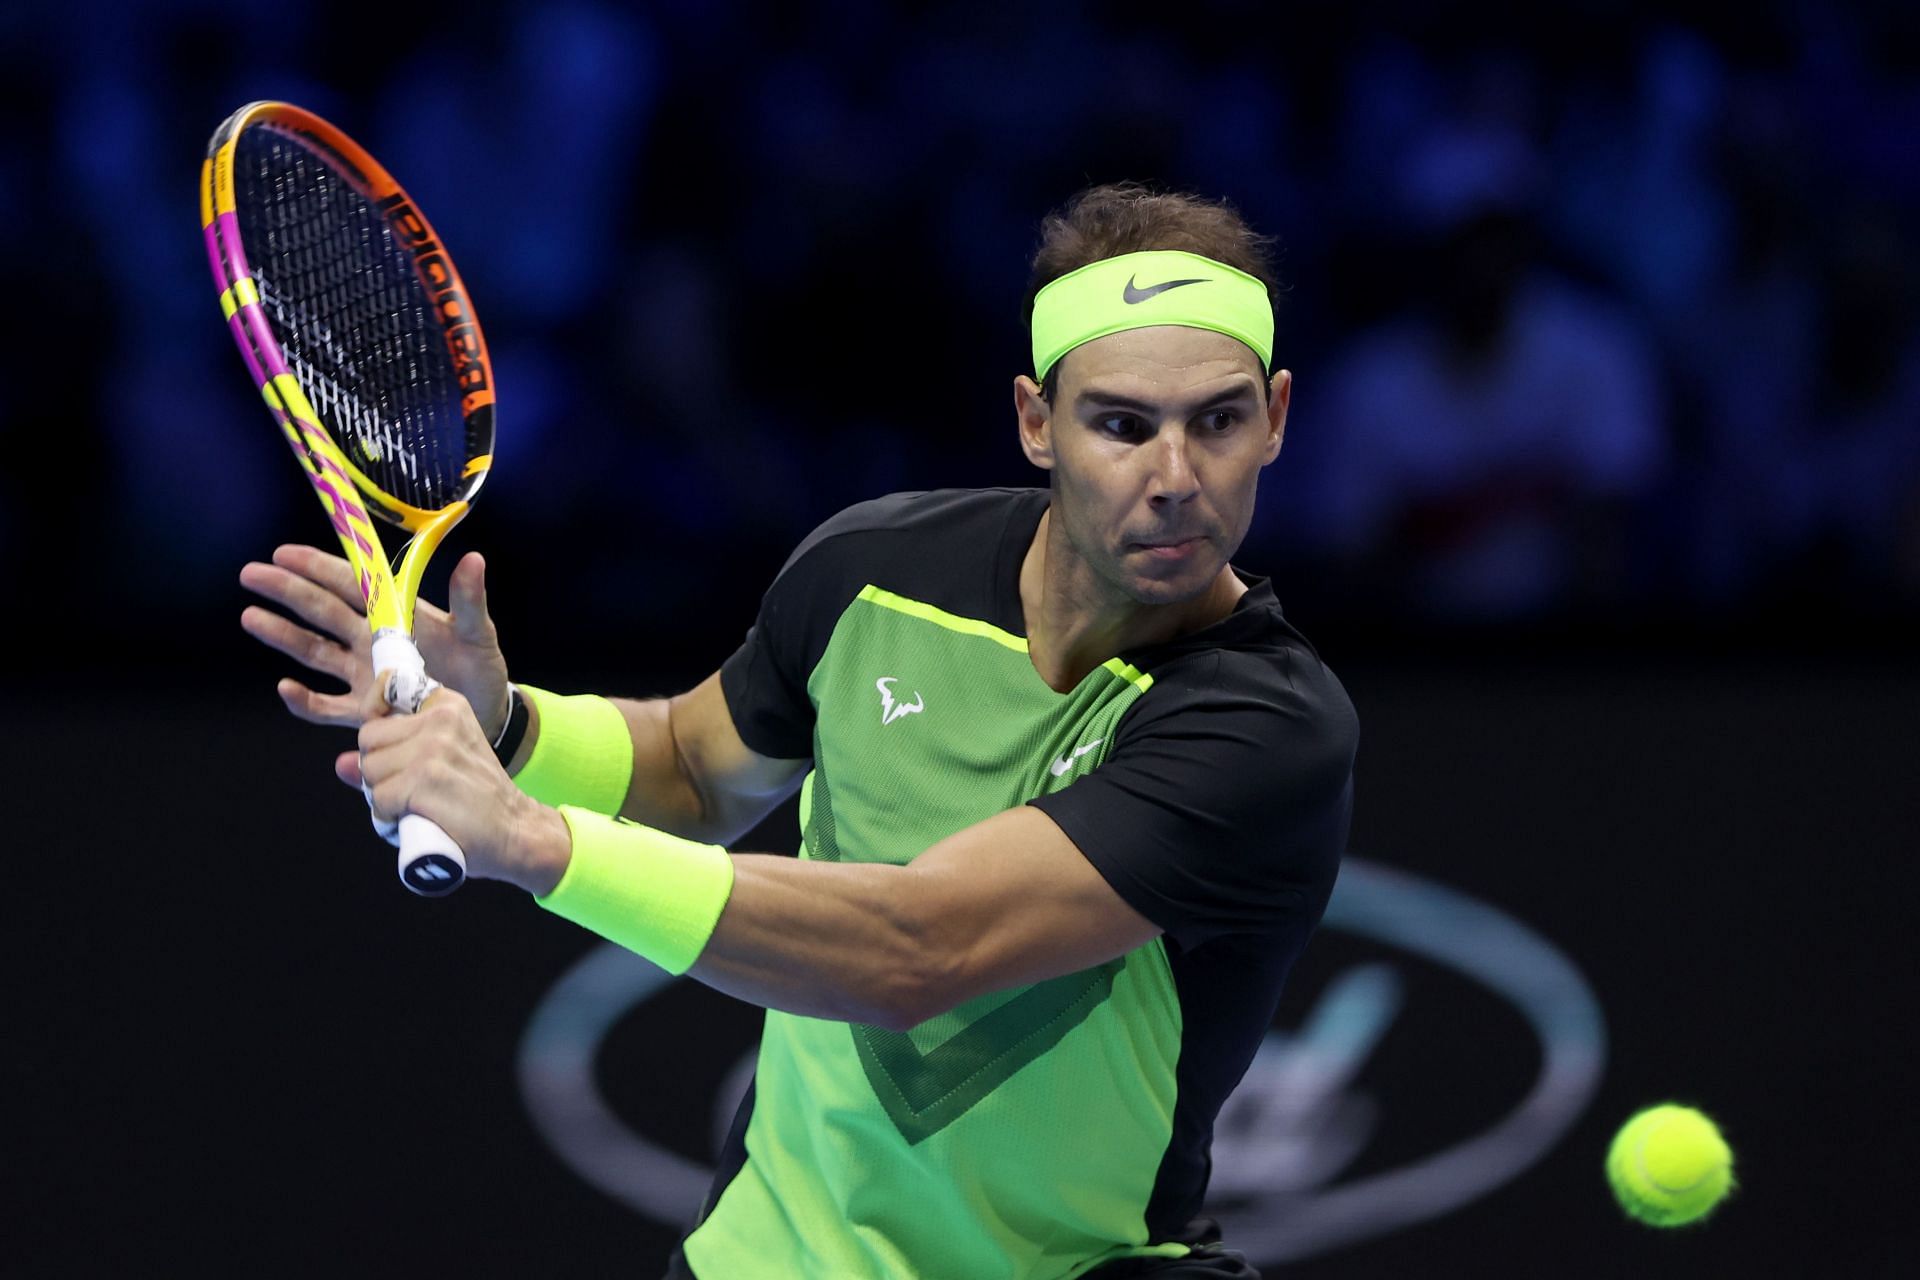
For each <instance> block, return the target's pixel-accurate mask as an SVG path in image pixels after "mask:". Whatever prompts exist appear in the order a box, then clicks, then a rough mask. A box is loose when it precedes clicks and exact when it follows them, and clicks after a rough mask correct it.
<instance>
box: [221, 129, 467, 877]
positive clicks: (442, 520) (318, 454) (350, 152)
mask: <svg viewBox="0 0 1920 1280" xmlns="http://www.w3.org/2000/svg"><path fill="white" fill-rule="evenodd" d="M253 125H267V126H272V127H275V128H277V129H279V130H281V131H283V132H285V133H289V134H291V135H293V136H294V137H295V138H296V139H297V140H298V141H299V142H301V143H304V144H306V145H307V146H308V147H309V148H310V149H311V150H313V151H314V152H315V153H316V154H317V155H318V156H320V158H322V159H324V160H325V161H326V162H327V163H328V165H329V166H330V167H331V168H332V169H333V170H334V172H335V173H337V174H338V175H339V176H340V177H342V178H343V179H345V180H346V182H347V183H348V185H350V186H352V187H353V188H354V189H355V190H356V191H358V192H359V193H360V194H361V195H362V196H363V197H365V198H366V199H367V200H368V201H369V202H370V203H371V204H372V205H373V206H374V208H375V209H376V210H377V211H378V212H379V213H380V214H381V215H382V216H384V217H385V218H386V220H387V223H388V225H389V226H390V227H391V228H392V229H393V231H394V234H395V235H396V237H398V238H399V239H400V241H401V243H402V244H403V245H404V246H405V247H406V248H407V249H408V251H409V253H410V254H411V256H412V260H413V264H414V269H415V270H416V271H417V272H418V273H419V274H420V279H421V283H422V285H423V286H425V288H426V289H427V292H428V295H429V296H430V297H431V298H432V299H433V300H434V304H435V308H436V318H437V319H438V320H439V321H440V324H441V328H442V331H443V333H444V335H445V337H446V340H447V343H448V352H449V355H450V356H451V357H452V359H453V362H454V366H455V369H456V371H457V375H458V377H459V381H460V386H461V391H462V395H461V411H462V413H463V415H464V416H465V418H466V423H467V427H468V429H469V430H470V431H471V430H475V429H478V430H483V431H484V432H485V433H486V437H487V439H488V440H489V442H491V438H492V424H493V409H494V394H493V370H492V364H491V361H490V360H489V358H488V356H487V348H486V342H485V339H484V338H483V337H482V335H481V333H480V327H479V322H478V321H477V319H475V317H474V312H473V306H472V304H471V303H470V302H469V301H468V298H467V291H466V285H465V283H464V282H463V281H462V280H461V279H460V276H459V273H458V272H457V271H456V270H455V269H454V266H453V261H452V259H451V258H450V257H448V256H447V254H446V252H445V250H444V249H443V248H442V247H441V244H440V239H439V237H438V236H437V235H436V234H435V233H434V231H433V228H432V226H431V225H430V224H429V223H428V222H427V220H426V218H425V217H423V216H422V215H421V214H420V212H419V209H418V208H417V207H416V206H415V205H414V204H413V202H412V200H411V199H410V198H409V197H408V196H407V194H406V192H405V190H404V189H402V188H401V186H400V184H399V183H398V182H396V181H394V178H393V175H391V174H390V173H388V172H387V171H386V169H385V168H384V167H383V166H382V165H381V164H380V163H379V161H377V160H375V159H374V158H373V157H372V156H371V155H369V154H368V153H367V152H366V151H365V150H364V149H363V148H362V147H360V145H359V144H357V143H356V142H354V141H353V139H351V138H349V137H348V136H347V135H346V134H345V133H343V132H342V131H341V130H339V129H338V128H336V127H334V126H333V125H332V124H330V123H328V122H327V121H325V120H323V119H321V118H320V117H319V116H317V115H314V114H313V113H312V112H310V111H307V110H304V109H303V108H300V107H296V106H294V105H292V104H291V103H286V102H272V101H261V102H252V103H249V104H247V105H246V106H244V107H242V108H240V109H239V110H238V111H236V112H234V113H233V114H232V115H231V116H229V117H228V118H227V119H226V120H225V121H224V122H223V123H222V124H221V125H220V127H219V128H218V129H217V130H215V131H214V135H213V138H212V140H211V141H210V142H209V143H208V146H207V157H206V159H205V160H204V161H203V162H202V164H201V168H200V225H201V230H202V233H203V235H204V237H205V241H206V249H207V262H208V265H209V267H210V268H211V269H212V271H213V277H214V282H215V284H216V285H217V286H218V288H219V290H220V309H221V311H222V313H223V314H224V315H225V317H226V321H227V327H228V330H229V332H230V333H231V334H232V336H233V340H234V344H235V345H236V346H238V347H239V349H240V355H241V358H242V359H243V360H244V361H245V362H246V366H247V372H248V373H249V374H250V375H251V376H252V378H253V382H254V385H255V386H256V387H257V388H258V389H259V391H260V395H261V397H262V398H263V399H264V400H265V401H266V404H267V408H268V409H269V410H271V411H272V413H273V417H274V420H275V421H276V422H278V423H279V425H280V430H281V432H282V433H283V434H284V436H285V437H286V440H287V444H288V446H289V447H290V448H291V449H292V450H293V453H294V456H295V457H296V458H298V459H299V460H300V466H301V469H302V470H303V471H304V472H305V473H306V476H307V479H308V481H309V482H310V483H311V484H312V486H313V490H314V492H315V493H316V494H318V495H319V498H320V505H321V506H322V507H323V508H325V510H326V513H327V519H328V521H329V522H330V523H331V524H332V526H333V530H334V533H335V534H336V535H338V537H339V539H340V547H341V550H342V552H343V553H344V554H345V556H346V558H347V562H348V563H349V564H350V565H352V566H353V571H354V576H355V579H356V580H357V582H358V584H359V587H360V594H361V596H362V598H363V599H364V600H365V602H366V610H367V625H368V627H369V628H370V629H371V631H372V633H373V641H374V645H373V660H374V670H375V671H376V672H377V671H383V670H384V671H392V672H393V673H394V675H393V678H392V679H391V680H390V681H389V684H388V689H387V700H388V702H389V703H390V704H391V705H393V706H394V707H396V708H398V709H400V710H402V711H406V712H409V713H410V712H413V711H417V710H418V709H419V705H420V703H421V702H422V701H424V700H425V698H426V695H427V694H428V693H430V692H431V691H432V690H433V689H434V688H435V687H436V686H435V684H434V683H433V681H432V680H431V679H430V678H429V677H428V676H427V675H426V669H425V665H424V663H422V662H421V660H420V654H419V650H418V648H416V647H415V645H414V643H413V639H412V636H413V608H414V601H415V599H416V597H417V596H418V594H419V590H420V579H421V576H422V574H423V573H424V572H425V571H426V566H427V561H428V560H429V559H431V558H432V556H433V553H434V552H435V551H436V550H437V549H438V548H439V546H440V544H441V542H442V541H444V540H445V538H446V536H447V534H448V533H449V532H450V531H451V530H452V529H453V527H454V526H455V525H456V524H458V523H460V521H461V519H463V518H464V517H465V516H466V514H467V512H468V511H469V510H470V509H471V508H472V504H473V498H474V495H475V494H476V493H478V491H479V489H480V486H481V484H482V482H484V481H485V479H486V477H487V474H488V472H489V470H490V469H491V467H492V464H493V455H492V453H491V451H489V452H487V453H484V454H481V455H479V456H477V457H474V458H473V459H471V460H469V462H468V463H467V465H466V468H465V470H464V472H463V476H462V479H463V481H464V482H465V483H464V485H463V489H462V492H461V496H460V497H459V498H457V499H455V500H454V501H452V502H450V503H448V504H447V505H446V506H444V507H441V508H439V509H437V510H428V509H424V508H420V507H416V506H412V505H410V504H408V503H406V502H404V501H402V500H400V499H399V498H396V497H394V496H393V495H391V494H388V493H386V492H385V491H384V490H382V489H381V488H380V486H379V485H378V484H377V483H375V482H374V481H373V480H372V479H371V478H370V477H368V476H367V475H366V474H365V473H364V472H362V471H361V470H360V468H359V467H357V466H355V465H354V463H353V461H352V459H351V458H349V457H348V455H347V453H346V451H345V450H344V449H342V448H341V447H340V445H339V444H338V442H336V441H335V440H334V438H333V436H332V434H331V433H330V432H329V431H328V429H327V426H326V424H325V423H324V422H323V421H322V420H321V418H320V415H319V413H318V412H317V411H316V410H315V409H314V407H313V403H312V401H311V400H310V399H309V398H308V397H307V394H306V392H305V391H304V390H303V389H302V388H301V386H300V383H299V380H298V379H297V378H296V377H295V375H294V373H293V371H292V370H291V369H290V368H289V366H288V363H287V359H286V355H285V353H284V352H283V351H282V350H281V347H280V343H279V342H278V341H277V340H276V339H275V338H274V336H273V330H272V327H271V326H270V325H269V323H268V320H267V315H266V311H265V310H264V308H263V307H262V306H261V301H260V289H259V285H258V282H257V280H256V277H255V275H254V271H253V268H252V266H251V265H250V264H249V263H248V261H247V256H246V251H245V249H244V248H243V246H242V244H241V240H240V227H239V220H238V217H237V214H236V203H237V202H236V199H235V188H234V173H233V166H234V153H235V151H236V149H237V148H238V146H239V141H240V137H241V134H242V133H243V132H244V131H245V130H246V129H247V128H248V127H249V126H253ZM482 415H484V416H482ZM375 516H378V517H380V518H381V519H382V520H383V521H384V522H386V523H388V524H392V525H397V526H399V527H400V528H401V529H403V530H405V531H406V533H407V534H408V535H409V537H408V539H407V542H406V544H405V546H404V549H403V551H402V553H401V557H400V560H399V563H398V565H397V566H396V565H393V564H391V563H390V562H389V559H388V556H387V554H386V551H385V549H384V547H383V545H382V543H381V539H380V534H379V531H378V529H377V528H376V526H375V520H374V517H375ZM376 825H379V824H378V823H377V822H376ZM381 834H383V835H386V836H387V837H388V838H389V839H393V838H395V836H396V833H395V831H394V830H393V829H392V828H391V827H384V826H383V827H381ZM397 834H398V838H399V842H400V844H401V867H400V871H401V879H402V881H403V882H405V883H406V885H407V887H408V888H410V889H412V890H414V892H416V893H421V894H425V895H427V896H438V895H439V894H442V893H447V892H451V891H452V890H453V889H455V888H458V887H459V884H460V883H461V881H462V880H463V879H464V877H465V860H464V858H463V857H462V856H461V855H460V852H459V848H458V846H457V845H455V844H454V843H453V842H452V841H451V840H450V839H449V838H447V837H446V835H445V833H444V832H441V831H440V830H439V828H438V827H436V826H434V825H433V824H431V823H429V822H427V821H426V820H425V819H423V818H419V817H418V816H417V815H412V814H409V815H406V816H405V817H403V818H402V819H401V822H400V823H399V830H398V833H397ZM449 863H450V865H449ZM415 864H419V865H415Z"/></svg>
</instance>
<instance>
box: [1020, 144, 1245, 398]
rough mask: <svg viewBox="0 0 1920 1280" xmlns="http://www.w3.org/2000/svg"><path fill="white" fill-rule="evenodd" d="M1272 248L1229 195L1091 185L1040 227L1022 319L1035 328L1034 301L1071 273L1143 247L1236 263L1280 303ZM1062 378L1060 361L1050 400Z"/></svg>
mask: <svg viewBox="0 0 1920 1280" xmlns="http://www.w3.org/2000/svg"><path fill="white" fill-rule="evenodd" d="M1273 245H1274V238H1273V237H1272V236H1263V235H1260V234H1258V233H1257V232H1255V231H1254V229H1253V228H1252V227H1250V226H1248V225H1247V223H1246V220H1245V219H1244V218H1242V217H1241V216H1240V212H1239V210H1237V209H1235V208H1234V207H1233V206H1232V205H1231V204H1229V203H1228V202H1227V201H1225V200H1208V199H1206V198H1204V197H1202V196H1196V195H1189V194H1187V193H1185V192H1179V191H1154V190H1152V189H1150V188H1148V187H1146V186H1143V185H1142V184H1140V183H1137V182H1110V183H1105V184H1102V185H1100V186H1097V187H1088V188H1087V189H1086V190H1084V191H1082V192H1080V193H1079V194H1078V195H1075V196H1074V197H1073V198H1072V199H1070V200H1068V201H1067V202H1066V204H1064V205H1062V206H1061V207H1060V208H1058V209H1056V210H1055V211H1054V212H1052V213H1050V214H1048V215H1047V217H1046V219H1045V221H1043V222H1042V223H1041V224H1040V248H1039V250H1038V251H1037V252H1035V254H1034V255H1033V274H1032V276H1031V277H1029V279H1028V282H1027V295H1026V300H1025V302H1024V303H1023V304H1022V306H1021V309H1020V317H1021V322H1022V323H1023V324H1025V325H1026V326H1027V328H1028V329H1029V331H1031V329H1032V327H1033V300H1034V299H1035V298H1036V297H1038V296H1039V294H1040V291H1041V290H1042V289H1044V288H1046V287H1047V286H1048V285H1050V284H1052V283H1053V282H1054V281H1055V280H1058V279H1059V278H1060V277H1061V276H1064V275H1066V274H1067V273H1068V272H1069V271H1077V270H1079V269H1080V268H1081V267H1084V266H1086V265H1087V264H1088V263H1091V262H1099V261H1101V260H1102V259H1104V258H1117V257H1119V256H1120V255H1121V254H1123V253H1138V252H1140V251H1142V250H1145V249H1181V250H1184V251H1186V252H1187V253H1197V254H1199V255H1200V256H1201V257H1203V258H1212V259H1213V260H1214V261H1215V262H1224V263H1226V264H1227V265H1228V266H1230V267H1237V268H1239V269H1240V270H1242V271H1244V272H1246V273H1247V274H1248V275H1250V276H1252V277H1254V278H1255V279H1257V280H1259V281H1260V282H1261V283H1262V284H1264V285H1266V286H1267V297H1268V298H1269V299H1273V300H1277V298H1278V295H1279V292H1280V284H1279V281H1278V279H1277V277H1276V275H1275V272H1274V266H1273ZM1059 382H1060V364H1059V362H1058V361H1056V362H1055V363H1054V366H1053V368H1051V369H1049V370H1047V378H1046V383H1045V385H1044V386H1042V387H1041V394H1042V395H1043V396H1045V397H1046V398H1047V399H1048V400H1052V399H1053V398H1054V395H1055V393H1056V392H1058V390H1059Z"/></svg>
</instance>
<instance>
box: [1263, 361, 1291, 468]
mask: <svg viewBox="0 0 1920 1280" xmlns="http://www.w3.org/2000/svg"><path fill="white" fill-rule="evenodd" d="M1292 403H1293V370H1291V369H1277V370H1275V371H1274V375H1273V381H1272V382H1270V383H1269V384H1267V437H1268V438H1267V455H1266V462H1272V461H1273V460H1274V459H1275V458H1277V457H1279V456H1280V446H1281V444H1282V443H1284V442H1285V440H1286V438H1287V409H1288V407H1289V406H1291V405H1292ZM1261 465H1262V466H1265V465H1266V463H1265V462H1263V463H1262V464H1261Z"/></svg>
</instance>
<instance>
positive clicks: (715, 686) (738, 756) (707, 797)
mask: <svg viewBox="0 0 1920 1280" xmlns="http://www.w3.org/2000/svg"><path fill="white" fill-rule="evenodd" d="M667 718H668V726H669V728H670V729H671V731H672V733H673V741H674V750H675V752H676V753H677V755H678V757H679V759H680V762H681V766H682V768H683V769H684V770H685V771H686V774H687V778H688V782H689V784H690V785H691V786H692V787H693V788H694V790H695V791H696V792H697V793H698V794H699V796H700V798H701V801H702V804H703V807H704V808H705V809H706V811H707V816H708V819H709V826H710V827H711V828H714V829H718V830H721V831H724V832H725V833H727V835H726V838H727V840H733V839H737V838H738V837H739V836H741V835H743V834H745V833H746V832H748V831H750V830H752V829H753V828H754V827H755V826H756V825H758V824H759V822H760V821H761V819H763V818H765V817H766V816H767V815H768V814H769V813H771V812H772V811H773V810H774V809H775V808H776V807H778V806H779V804H780V802H781V801H783V800H785V799H786V798H787V797H788V796H790V795H792V794H793V791H794V788H795V787H797V786H799V784H800V779H801V777H802V775H804V774H805V773H806V771H807V767H808V764H809V763H810V762H809V761H806V760H780V759H775V758H774V757H772V756H763V755H761V754H760V753H759V752H757V751H755V750H754V749H753V748H751V747H749V746H748V745H747V744H746V742H745V741H743V740H742V739H741V737H740V732H739V730H738V729H737V728H736V727H735V725H734V722H733V714H732V712H731V711H729V710H728V708H727V699H726V695H725V693H724V692H723V691H722V690H721V688H720V673H719V672H717V671H716V672H714V673H713V674H712V675H710V676H708V677H707V678H706V679H705V680H702V681H701V682H700V683H699V684H697V685H695V686H694V687H693V688H692V689H689V690H688V691H687V692H685V693H682V694H679V695H677V696H675V697H674V698H672V699H670V700H669V702H668V717H667Z"/></svg>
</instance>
